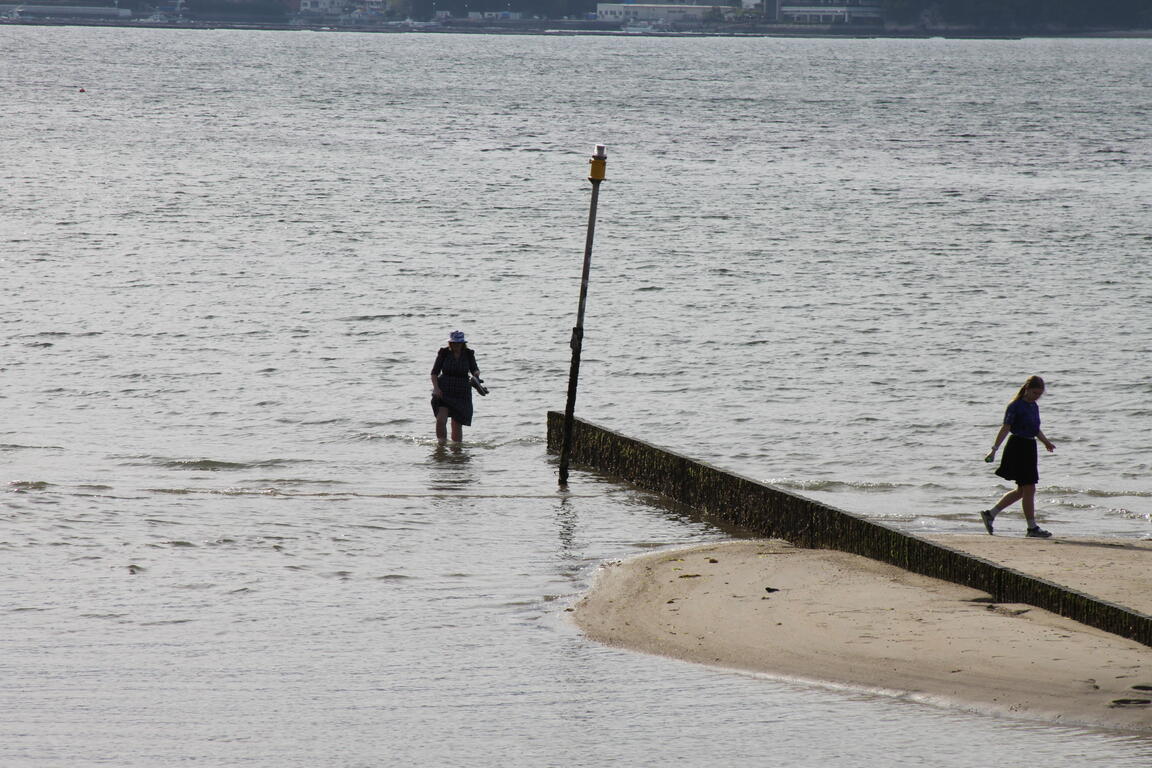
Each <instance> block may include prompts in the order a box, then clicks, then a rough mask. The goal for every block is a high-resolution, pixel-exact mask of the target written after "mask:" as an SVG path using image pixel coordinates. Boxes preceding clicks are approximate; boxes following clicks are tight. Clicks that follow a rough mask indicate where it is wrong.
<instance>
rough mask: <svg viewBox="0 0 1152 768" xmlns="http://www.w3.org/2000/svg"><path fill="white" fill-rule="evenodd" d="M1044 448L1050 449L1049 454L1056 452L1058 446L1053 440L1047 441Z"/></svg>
mask: <svg viewBox="0 0 1152 768" xmlns="http://www.w3.org/2000/svg"><path fill="white" fill-rule="evenodd" d="M1044 447H1045V448H1047V449H1048V453H1052V451H1054V450H1056V444H1055V443H1053V442H1052V441H1051V440H1045V441H1044Z"/></svg>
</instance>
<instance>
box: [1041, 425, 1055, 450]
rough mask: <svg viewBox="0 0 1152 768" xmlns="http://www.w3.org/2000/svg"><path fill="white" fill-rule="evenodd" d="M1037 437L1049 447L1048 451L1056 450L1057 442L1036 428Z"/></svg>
mask: <svg viewBox="0 0 1152 768" xmlns="http://www.w3.org/2000/svg"><path fill="white" fill-rule="evenodd" d="M1036 439H1037V440H1039V441H1040V442H1042V443H1044V447H1045V448H1047V449H1048V453H1052V451H1054V450H1056V443H1054V442H1052V441H1051V440H1049V439H1048V438H1046V437H1045V436H1044V433H1043V432H1041V431H1040V430H1036Z"/></svg>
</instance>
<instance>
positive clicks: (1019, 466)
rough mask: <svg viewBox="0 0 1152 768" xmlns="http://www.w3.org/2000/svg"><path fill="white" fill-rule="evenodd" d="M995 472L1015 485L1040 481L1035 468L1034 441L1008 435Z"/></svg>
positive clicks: (1038, 473) (1033, 483) (1034, 483)
mask: <svg viewBox="0 0 1152 768" xmlns="http://www.w3.org/2000/svg"><path fill="white" fill-rule="evenodd" d="M996 474H997V475H999V476H1000V477H1002V478H1004V479H1005V480H1012V481H1013V482H1015V483H1016V485H1036V483H1037V482H1039V481H1040V472H1039V471H1038V470H1037V468H1036V441H1035V440H1034V439H1031V440H1030V439H1029V438H1027V437H1017V436H1016V435H1009V436H1008V444H1007V445H1005V446H1004V453H1003V454H1002V455H1001V456H1000V466H999V467H997V469H996Z"/></svg>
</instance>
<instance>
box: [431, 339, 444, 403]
mask: <svg viewBox="0 0 1152 768" xmlns="http://www.w3.org/2000/svg"><path fill="white" fill-rule="evenodd" d="M443 361H444V350H440V351H439V352H437V353H436V362H435V363H433V364H432V396H433V397H440V396H441V392H440V368H441V367H443V364H444V363H443Z"/></svg>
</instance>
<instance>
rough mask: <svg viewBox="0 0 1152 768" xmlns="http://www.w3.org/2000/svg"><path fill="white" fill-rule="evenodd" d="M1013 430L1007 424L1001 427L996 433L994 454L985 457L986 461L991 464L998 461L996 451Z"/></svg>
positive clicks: (993, 445) (993, 446) (993, 447)
mask: <svg viewBox="0 0 1152 768" xmlns="http://www.w3.org/2000/svg"><path fill="white" fill-rule="evenodd" d="M1011 430H1012V427H1011V426H1009V425H1007V424H1003V425H1001V427H1000V431H999V432H997V433H996V442H994V443H992V453H990V454H988V455H987V456H985V457H984V461H987V462H989V463H991V462H992V461H994V460H995V459H996V451H998V450H999V449H1000V443H1002V442H1004V438H1005V437H1007V436H1008V433H1009V432H1010V431H1011Z"/></svg>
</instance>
